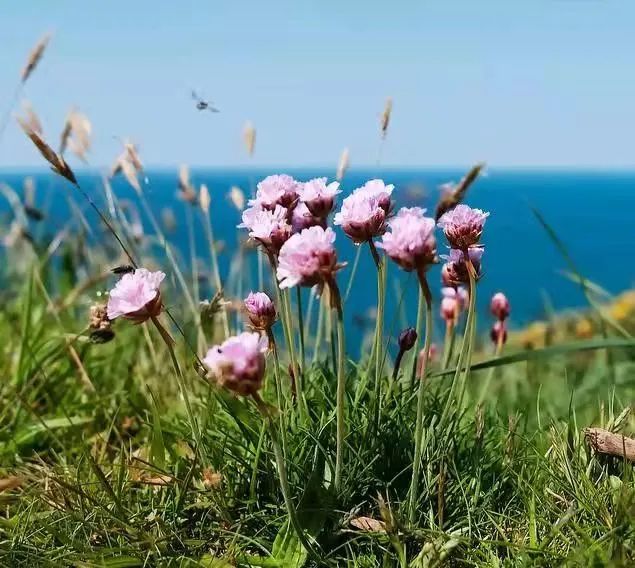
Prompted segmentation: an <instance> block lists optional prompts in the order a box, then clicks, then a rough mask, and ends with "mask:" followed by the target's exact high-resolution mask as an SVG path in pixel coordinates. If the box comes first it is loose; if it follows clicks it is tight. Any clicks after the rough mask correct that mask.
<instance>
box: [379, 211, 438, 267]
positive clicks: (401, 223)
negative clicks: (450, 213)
mask: <svg viewBox="0 0 635 568" xmlns="http://www.w3.org/2000/svg"><path fill="white" fill-rule="evenodd" d="M424 213H425V209H421V208H420V207H410V208H408V207H403V208H402V209H400V210H399V212H398V213H397V216H396V217H395V218H394V219H391V220H390V221H389V222H388V226H389V227H390V232H388V233H385V234H384V235H383V237H382V241H381V242H380V243H379V244H378V245H377V246H378V247H379V248H383V249H384V251H385V252H386V254H387V255H388V256H389V257H390V258H391V259H392V260H394V261H395V262H396V263H397V264H398V265H399V266H401V267H402V268H403V269H404V270H408V271H410V270H415V269H417V270H420V269H425V268H427V267H428V266H429V265H430V264H433V263H435V262H436V261H437V242H436V239H435V237H434V227H435V224H434V219H432V218H430V217H424V215H423V214H424Z"/></svg>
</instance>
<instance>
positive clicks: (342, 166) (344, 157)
mask: <svg viewBox="0 0 635 568" xmlns="http://www.w3.org/2000/svg"><path fill="white" fill-rule="evenodd" d="M349 165H350V159H349V151H348V148H344V150H342V153H341V154H340V161H339V163H338V164H337V174H336V176H335V178H336V179H337V181H342V178H343V177H344V174H346V170H348V166H349Z"/></svg>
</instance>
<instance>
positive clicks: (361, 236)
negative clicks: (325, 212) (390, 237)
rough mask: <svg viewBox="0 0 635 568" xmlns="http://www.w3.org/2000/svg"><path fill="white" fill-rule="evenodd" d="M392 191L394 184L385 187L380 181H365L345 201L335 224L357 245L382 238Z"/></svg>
mask: <svg viewBox="0 0 635 568" xmlns="http://www.w3.org/2000/svg"><path fill="white" fill-rule="evenodd" d="M393 188H394V186H393V185H385V184H384V182H383V181H382V180H370V181H368V182H366V184H365V185H364V186H363V187H360V188H358V189H356V190H355V191H354V192H353V193H351V195H349V196H348V197H346V198H345V199H344V201H343V202H342V209H341V210H340V211H339V212H338V213H337V214H336V215H335V219H334V223H335V224H336V225H341V226H342V229H343V230H344V232H345V233H346V234H347V235H348V236H349V237H350V238H351V239H352V240H353V242H355V243H356V244H360V243H364V242H366V241H369V240H370V239H372V238H373V237H378V236H380V235H383V234H384V232H385V231H386V218H387V216H388V214H389V213H390V211H391V208H392V202H391V200H390V196H391V194H392V190H393Z"/></svg>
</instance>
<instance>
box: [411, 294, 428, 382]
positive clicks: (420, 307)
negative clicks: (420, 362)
mask: <svg viewBox="0 0 635 568" xmlns="http://www.w3.org/2000/svg"><path fill="white" fill-rule="evenodd" d="M425 305H426V300H425V297H424V295H423V292H422V291H421V286H419V298H418V301H417V323H416V324H415V329H416V331H417V339H416V340H415V344H414V349H413V350H412V352H413V355H412V369H411V371H410V389H409V390H410V391H412V389H413V388H414V386H415V377H416V375H417V359H418V357H419V345H420V341H421V339H420V338H421V329H422V327H423V318H424V311H425Z"/></svg>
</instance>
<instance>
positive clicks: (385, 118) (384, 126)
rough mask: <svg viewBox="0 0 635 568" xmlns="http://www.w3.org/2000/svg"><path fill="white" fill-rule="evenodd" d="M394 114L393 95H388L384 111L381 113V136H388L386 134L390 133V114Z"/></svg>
mask: <svg viewBox="0 0 635 568" xmlns="http://www.w3.org/2000/svg"><path fill="white" fill-rule="evenodd" d="M391 114H392V97H388V98H387V99H386V104H385V105H384V112H382V113H381V120H380V126H381V137H382V138H386V134H388V125H389V124H390V115H391Z"/></svg>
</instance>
